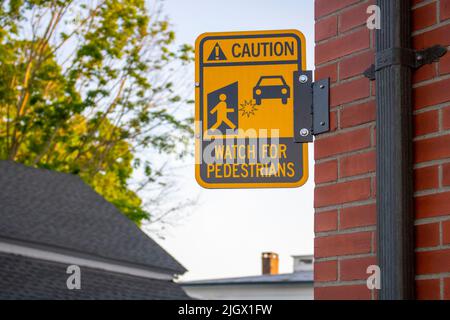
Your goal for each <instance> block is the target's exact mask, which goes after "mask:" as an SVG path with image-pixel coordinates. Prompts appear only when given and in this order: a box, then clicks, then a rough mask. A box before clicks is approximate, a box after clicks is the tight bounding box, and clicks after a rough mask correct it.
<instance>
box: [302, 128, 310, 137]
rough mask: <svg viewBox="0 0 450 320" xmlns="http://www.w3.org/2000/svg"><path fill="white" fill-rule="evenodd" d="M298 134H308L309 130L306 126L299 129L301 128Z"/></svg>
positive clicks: (304, 135) (303, 135)
mask: <svg viewBox="0 0 450 320" xmlns="http://www.w3.org/2000/svg"><path fill="white" fill-rule="evenodd" d="M300 135H301V136H302V137H306V136H307V135H309V130H308V129H306V128H303V129H301V130H300Z"/></svg>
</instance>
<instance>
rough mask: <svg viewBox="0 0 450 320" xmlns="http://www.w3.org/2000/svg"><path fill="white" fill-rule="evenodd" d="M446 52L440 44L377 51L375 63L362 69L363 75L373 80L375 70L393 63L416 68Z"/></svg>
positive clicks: (431, 61)
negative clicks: (420, 47) (414, 48)
mask: <svg viewBox="0 0 450 320" xmlns="http://www.w3.org/2000/svg"><path fill="white" fill-rule="evenodd" d="M446 53H447V48H446V47H444V46H441V45H435V46H433V47H430V48H427V49H424V50H412V49H406V48H390V49H386V50H383V51H381V52H378V53H377V55H376V58H375V64H373V65H371V66H370V67H369V68H368V69H367V70H366V71H364V76H365V77H366V78H369V79H370V80H371V81H373V80H375V74H376V72H377V71H380V70H382V69H384V68H388V67H390V66H393V65H401V66H407V67H410V68H412V69H414V70H416V69H419V68H420V67H422V66H424V65H426V64H431V63H433V62H437V61H439V58H441V57H442V56H444V55H445V54H446Z"/></svg>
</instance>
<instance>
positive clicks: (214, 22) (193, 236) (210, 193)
mask: <svg viewBox="0 0 450 320" xmlns="http://www.w3.org/2000/svg"><path fill="white" fill-rule="evenodd" d="M164 2H165V5H164V7H165V14H167V16H168V17H169V19H170V21H171V23H172V24H173V29H174V31H175V33H176V41H177V43H179V44H182V43H189V44H191V45H194V42H195V39H196V38H197V36H199V35H200V34H202V33H204V32H213V31H248V30H277V29H297V30H300V31H302V32H303V34H304V35H305V36H306V39H307V65H308V69H309V70H312V68H313V65H314V61H313V58H314V57H313V46H314V4H313V0H191V1H186V0H165V1H164ZM193 68H194V67H193V66H192V70H190V71H192V90H194V78H193ZM189 107H190V108H193V106H189ZM192 111H193V110H192ZM192 143H194V141H192ZM313 154H314V150H313V145H312V144H310V145H309V155H310V159H309V167H310V178H309V181H308V182H307V183H306V185H304V186H303V187H301V188H297V189H262V190H250V189H239V190H207V189H203V188H201V187H200V186H198V185H197V183H196V181H195V177H194V160H193V159H188V160H187V163H185V164H186V165H185V166H184V167H183V169H181V171H180V172H178V176H179V177H180V189H181V190H182V192H181V197H186V198H189V197H197V196H199V203H198V204H197V206H196V207H195V208H194V209H193V210H192V212H191V213H189V215H188V216H187V217H186V218H185V219H183V221H181V222H180V223H179V224H177V225H176V226H175V227H172V228H170V229H169V230H168V231H167V232H166V233H165V239H164V240H162V239H156V240H157V241H158V242H159V243H160V244H161V245H162V246H163V247H164V248H165V249H166V250H167V251H168V252H169V253H170V254H172V255H173V256H174V257H175V258H176V259H177V260H178V261H180V262H181V263H182V264H183V265H184V266H185V267H186V268H187V269H188V270H189V271H188V272H187V273H186V274H185V275H184V276H183V277H181V280H183V281H189V280H197V279H211V278H225V277H239V276H249V275H259V274H260V273H261V253H262V252H264V251H273V252H276V253H278V254H279V255H280V272H282V273H287V272H291V271H292V258H291V256H292V255H298V254H312V253H313V236H314V232H313V214H314V211H313V191H314V183H313V180H314V171H313V169H314V168H313V161H312V155H313Z"/></svg>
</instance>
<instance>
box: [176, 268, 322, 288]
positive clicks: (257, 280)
mask: <svg viewBox="0 0 450 320" xmlns="http://www.w3.org/2000/svg"><path fill="white" fill-rule="evenodd" d="M313 278H314V275H313V271H298V272H294V273H284V274H277V275H261V276H250V277H237V278H225V279H211V280H198V281H186V282H180V285H181V286H211V285H242V284H248V285H255V284H299V283H305V284H306V283H312V282H313Z"/></svg>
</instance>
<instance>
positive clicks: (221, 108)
mask: <svg viewBox="0 0 450 320" xmlns="http://www.w3.org/2000/svg"><path fill="white" fill-rule="evenodd" d="M219 99H220V102H219V103H218V104H217V105H216V106H215V107H214V108H213V109H212V110H211V113H212V114H214V113H217V120H216V123H215V124H214V125H213V126H212V127H211V130H217V129H218V128H219V127H220V125H221V124H222V123H225V124H226V125H227V126H228V127H230V129H235V128H236V126H235V125H234V123H233V122H231V121H230V119H228V114H229V113H231V112H234V109H232V108H228V107H227V95H226V94H224V93H222V94H221V95H220V96H219Z"/></svg>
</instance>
